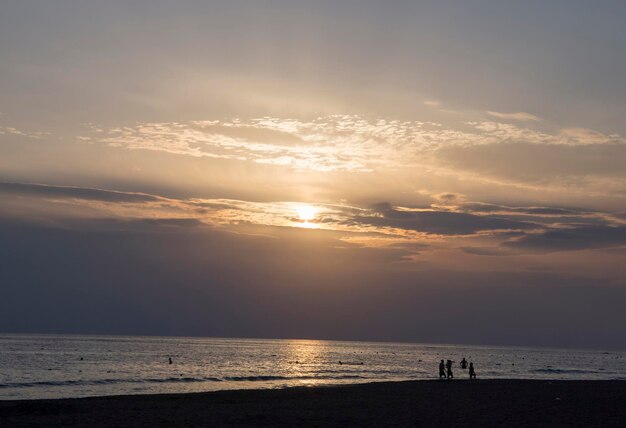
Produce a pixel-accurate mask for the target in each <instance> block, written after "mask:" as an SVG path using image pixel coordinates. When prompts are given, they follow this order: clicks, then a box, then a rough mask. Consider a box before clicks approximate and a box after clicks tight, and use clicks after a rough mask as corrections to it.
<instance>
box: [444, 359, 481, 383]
mask: <svg viewBox="0 0 626 428" xmlns="http://www.w3.org/2000/svg"><path fill="white" fill-rule="evenodd" d="M459 365H460V366H461V368H462V369H463V370H465V369H467V360H465V357H463V359H462V360H461V363H460V364H459ZM469 378H470V379H476V372H475V371H474V363H472V362H470V363H469ZM439 379H454V375H453V374H452V360H447V361H446V363H445V364H444V363H443V360H441V362H440V363H439Z"/></svg>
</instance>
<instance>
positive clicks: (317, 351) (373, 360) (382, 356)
mask: <svg viewBox="0 0 626 428" xmlns="http://www.w3.org/2000/svg"><path fill="white" fill-rule="evenodd" d="M463 357H465V358H466V359H467V361H473V362H474V365H475V368H476V373H477V375H478V377H479V378H521V379H626V352H619V351H611V352H608V351H607V352H605V351H589V350H558V349H536V348H509V347H488V346H464V345H463V346H461V345H431V344H406V343H373V342H335V341H317V340H261V339H222V338H173V337H122V336H70V335H63V336H61V335H0V399H2V400H13V399H36V398H62V397H86V396H101V395H118V394H153V393H180V392H200V391H215V390H223V389H242V388H285V387H292V386H315V385H330V384H342V383H363V382H375V381H395V380H411V379H434V378H437V377H438V363H439V361H440V360H441V359H451V360H453V361H455V364H454V369H453V371H454V375H455V377H456V378H467V376H468V375H467V370H462V369H461V368H460V367H459V361H461V359H462V358H463ZM169 358H171V359H172V364H169Z"/></svg>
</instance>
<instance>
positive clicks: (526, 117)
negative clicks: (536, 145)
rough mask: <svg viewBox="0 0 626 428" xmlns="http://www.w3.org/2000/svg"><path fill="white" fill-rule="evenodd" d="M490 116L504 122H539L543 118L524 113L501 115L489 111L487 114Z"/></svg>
mask: <svg viewBox="0 0 626 428" xmlns="http://www.w3.org/2000/svg"><path fill="white" fill-rule="evenodd" d="M486 113H487V114H488V115H490V116H493V117H497V118H498V119H504V120H517V121H520V122H528V121H531V122H538V121H540V120H541V118H539V117H537V116H535V115H534V114H530V113H524V112H516V113H500V112H497V111H488V112H486Z"/></svg>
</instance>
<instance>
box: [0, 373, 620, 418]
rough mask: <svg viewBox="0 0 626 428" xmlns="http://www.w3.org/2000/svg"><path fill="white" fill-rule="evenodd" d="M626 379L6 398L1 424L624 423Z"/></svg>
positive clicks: (373, 384) (430, 382)
mask: <svg viewBox="0 0 626 428" xmlns="http://www.w3.org/2000/svg"><path fill="white" fill-rule="evenodd" d="M625 402H626V381H624V380H522V379H508V380H505V379H478V380H472V381H470V380H465V379H455V380H453V381H445V380H417V381H397V382H370V383H361V384H349V385H321V386H314V387H311V386H295V387H289V388H281V389H238V390H221V391H211V392H192V393H174V394H167V393H166V394H145V395H142V394H138V395H114V396H99V397H84V398H60V399H34V400H5V401H0V421H1V424H2V426H3V427H26V426H67V427H79V426H87V425H89V426H91V427H94V428H95V427H120V426H173V427H176V426H181V427H182V426H209V425H210V426H234V425H239V426H241V425H246V426H293V425H305V426H320V425H324V426H346V425H352V426H357V425H358V426H364V425H365V426H368V425H369V426H373V425H420V426H477V427H478V426H482V427H489V426H510V427H517V426H519V427H522V426H552V427H554V426H605V427H613V426H615V427H618V426H619V427H621V426H624V425H625V424H626V406H624V405H623V403H625Z"/></svg>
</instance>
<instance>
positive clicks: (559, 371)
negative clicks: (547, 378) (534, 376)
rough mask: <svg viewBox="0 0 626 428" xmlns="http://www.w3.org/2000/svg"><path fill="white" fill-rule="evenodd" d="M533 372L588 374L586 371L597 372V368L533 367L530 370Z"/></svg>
mask: <svg viewBox="0 0 626 428" xmlns="http://www.w3.org/2000/svg"><path fill="white" fill-rule="evenodd" d="M531 372H533V373H550V374H588V373H598V371H597V370H581V369H552V368H545V369H535V370H531Z"/></svg>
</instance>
